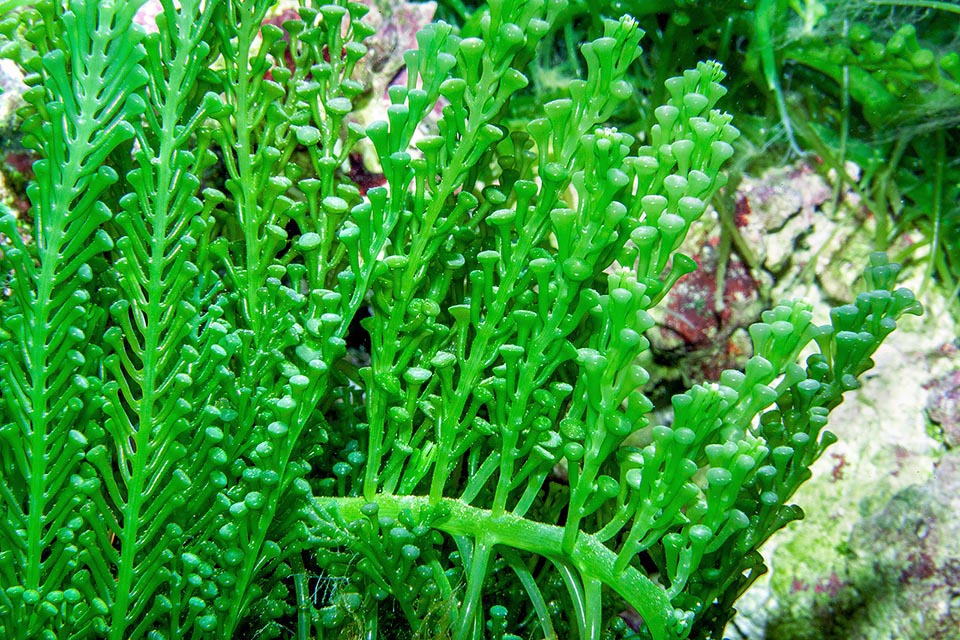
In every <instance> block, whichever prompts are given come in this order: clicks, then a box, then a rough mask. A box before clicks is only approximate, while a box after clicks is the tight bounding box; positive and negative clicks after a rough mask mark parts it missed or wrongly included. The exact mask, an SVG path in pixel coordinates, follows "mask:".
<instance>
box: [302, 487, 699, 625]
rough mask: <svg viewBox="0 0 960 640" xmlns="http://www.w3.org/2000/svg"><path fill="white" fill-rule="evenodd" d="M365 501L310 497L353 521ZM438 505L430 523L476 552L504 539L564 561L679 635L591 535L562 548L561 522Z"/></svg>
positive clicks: (659, 592) (643, 587) (407, 500)
mask: <svg viewBox="0 0 960 640" xmlns="http://www.w3.org/2000/svg"><path fill="white" fill-rule="evenodd" d="M368 502H369V501H368V500H365V499H364V498H315V499H314V507H315V509H316V510H317V511H318V512H319V513H320V514H321V517H323V516H322V512H324V511H327V510H329V509H332V508H335V509H337V510H338V511H339V512H340V514H341V515H342V516H343V517H344V519H345V520H346V521H348V522H352V521H354V520H361V519H363V518H364V517H365V516H364V515H363V513H362V512H361V511H360V509H361V507H363V505H365V504H367V503H368ZM375 502H376V503H377V505H378V506H379V511H378V513H379V515H380V517H397V516H398V515H399V513H400V511H401V510H404V509H408V510H410V511H412V512H414V513H418V512H421V511H422V510H423V509H426V508H428V507H429V506H430V504H431V499H430V498H428V497H426V496H387V495H379V496H377V497H376V500H375ZM437 506H438V507H439V508H440V509H442V510H444V511H445V512H446V513H448V515H447V516H446V517H444V518H441V519H439V520H437V521H436V522H434V525H433V526H434V527H435V528H436V529H438V530H439V531H442V532H444V533H446V534H448V535H462V536H470V537H472V538H473V539H474V540H477V541H478V543H477V550H476V553H480V551H481V548H482V547H486V546H487V545H489V547H490V548H492V547H494V546H496V545H503V546H507V547H511V548H514V549H520V550H522V551H528V552H531V553H535V554H538V555H540V556H543V557H546V558H550V559H553V560H556V561H560V562H565V563H569V564H571V565H572V566H573V567H574V568H576V570H577V571H578V572H579V573H580V575H581V576H583V579H584V581H585V583H586V584H591V582H593V583H597V582H598V583H599V584H602V585H606V586H607V587H609V588H610V589H612V590H613V591H615V592H616V593H617V594H618V595H619V596H620V597H621V598H623V599H624V600H625V601H626V602H627V603H629V604H630V605H631V606H632V607H633V608H634V609H636V610H637V612H638V613H639V614H640V615H641V616H642V617H643V620H644V622H645V623H646V625H647V629H648V631H649V632H650V636H651V637H652V638H654V640H672V639H674V638H679V637H680V636H679V635H678V634H677V632H676V631H675V630H674V628H673V625H672V622H673V620H674V608H673V606H672V605H671V604H670V600H669V599H668V598H667V594H666V592H665V591H664V590H663V589H662V588H661V587H659V586H658V585H657V584H655V583H654V582H653V581H651V580H650V579H649V578H647V577H646V576H645V575H643V574H642V573H640V572H639V571H637V570H636V569H635V568H633V567H631V566H627V567H626V568H625V569H624V570H623V571H622V572H618V571H616V570H615V569H614V564H615V563H616V560H617V554H616V553H614V552H613V551H612V550H611V549H609V548H608V547H606V546H605V545H603V544H601V543H600V542H598V541H597V540H595V539H594V538H593V537H592V536H590V535H587V534H583V535H580V536H578V537H577V541H576V543H575V544H574V545H573V548H572V550H571V551H570V552H569V553H566V552H564V550H563V528H562V527H557V526H552V525H548V524H543V523H539V522H533V521H530V520H526V519H524V518H519V517H516V516H513V515H511V514H509V513H507V514H504V515H502V516H499V517H494V515H493V514H492V513H491V512H490V511H488V510H486V509H477V508H476V507H471V506H469V505H467V504H465V503H463V502H461V501H459V500H456V499H452V498H443V499H441V500H440V501H439V502H438V503H437ZM473 564H474V565H475V564H476V563H475V562H474V563H473ZM596 586H597V585H596V584H593V585H592V586H591V587H590V589H591V599H593V596H594V595H595V594H594V593H593V590H594V589H595V587H596ZM468 588H469V585H468ZM464 615H466V614H464Z"/></svg>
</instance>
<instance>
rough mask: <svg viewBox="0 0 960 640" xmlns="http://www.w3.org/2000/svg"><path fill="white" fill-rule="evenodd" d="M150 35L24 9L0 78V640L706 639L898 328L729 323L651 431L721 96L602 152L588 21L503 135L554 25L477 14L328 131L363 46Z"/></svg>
mask: <svg viewBox="0 0 960 640" xmlns="http://www.w3.org/2000/svg"><path fill="white" fill-rule="evenodd" d="M161 4H162V6H163V11H162V13H161V14H160V15H159V16H158V18H157V31H156V32H152V33H150V34H149V35H147V34H145V33H143V32H142V31H141V30H140V29H139V28H137V27H135V26H134V24H133V20H134V15H135V13H136V11H137V9H138V7H139V5H140V3H139V2H119V1H117V2H96V1H92V0H72V1H70V2H67V3H65V4H62V3H60V2H59V1H57V2H41V3H38V4H37V5H36V7H34V8H31V9H28V10H24V11H22V12H20V13H18V14H17V15H16V20H15V24H16V28H17V29H19V32H20V33H21V35H22V38H23V42H22V43H20V45H19V46H13V45H11V46H8V47H7V49H6V51H7V53H8V54H11V55H14V56H15V57H16V58H17V59H18V61H19V62H20V64H21V65H22V66H23V67H24V69H25V70H26V71H27V72H28V74H29V75H28V76H27V82H28V84H29V85H30V89H29V90H28V91H27V94H26V96H25V97H26V101H27V106H26V107H25V108H24V109H23V112H22V116H23V125H22V129H23V133H24V140H25V144H27V145H29V146H30V148H31V149H33V150H34V151H35V152H36V153H37V156H38V160H37V161H36V163H35V164H34V173H35V180H34V182H33V183H32V185H31V187H30V191H29V195H30V200H31V204H32V209H31V213H32V215H33V217H34V220H35V227H36V234H35V236H36V237H35V241H33V242H29V243H28V242H25V241H24V240H23V239H22V238H21V237H20V235H19V234H18V231H17V228H16V220H15V218H14V217H13V216H12V215H11V214H10V213H9V212H8V213H6V214H5V215H4V216H3V217H2V218H0V232H2V234H3V239H4V244H3V248H2V257H0V262H2V270H3V272H4V273H5V274H6V276H5V292H4V296H3V298H2V302H0V340H2V342H0V393H2V399H0V441H2V444H3V447H2V448H0V635H2V636H3V637H8V638H16V639H19V640H26V639H28V638H29V639H33V638H61V637H62V638H95V637H108V638H111V639H113V640H120V639H128V638H149V639H151V640H159V639H161V638H186V637H189V638H230V637H237V638H241V637H261V636H262V637H296V638H301V639H306V638H323V637H343V636H344V634H347V637H349V634H354V635H356V636H357V637H359V636H363V637H367V638H376V637H383V638H399V637H407V636H408V635H409V634H412V633H415V634H420V635H421V636H428V637H434V636H445V635H449V636H450V637H452V638H455V639H457V640H468V639H472V638H483V637H490V638H495V639H498V640H499V639H501V638H508V637H518V636H519V637H541V636H542V637H545V638H569V637H579V638H582V639H584V640H586V639H599V638H607V637H641V638H655V639H658V640H659V639H667V638H686V637H696V638H707V637H720V634H721V633H722V630H723V627H724V625H725V623H726V622H727V620H728V619H729V617H730V615H731V614H732V611H733V608H732V605H733V603H734V602H735V600H736V599H737V597H739V595H740V594H741V593H742V592H743V590H744V589H745V588H746V587H747V586H748V585H749V584H750V583H751V582H752V581H753V580H754V579H755V578H756V577H757V575H759V574H760V573H762V572H763V571H764V567H763V564H762V561H761V559H760V556H759V555H758V553H757V551H756V549H757V547H758V546H759V545H760V544H761V543H762V542H763V541H764V540H766V539H767V538H768V537H769V536H770V535H771V534H772V533H773V532H775V531H776V530H777V529H779V528H780V527H782V526H784V524H786V523H787V522H789V521H792V520H795V519H797V518H799V517H800V516H801V512H800V510H799V508H798V507H796V506H793V505H790V504H789V502H788V501H789V499H790V497H791V495H792V494H793V492H794V491H795V490H796V488H797V487H798V486H799V485H800V484H801V483H802V482H803V481H805V480H806V479H807V478H808V477H809V473H810V472H809V467H810V464H811V463H812V462H813V461H814V460H815V459H816V458H817V457H818V456H819V455H820V454H821V453H822V451H823V449H824V448H825V447H826V446H828V445H829V444H830V443H831V442H832V441H833V440H834V439H835V436H833V434H832V433H830V432H829V431H826V430H824V425H825V423H826V417H827V414H828V413H829V411H830V409H832V408H833V407H835V406H836V405H837V404H838V403H839V402H840V400H841V398H842V394H843V393H844V392H846V391H849V390H851V389H854V388H856V387H857V385H858V384H859V383H858V382H857V377H858V376H859V375H860V374H862V373H863V372H864V371H865V370H866V369H868V368H869V367H870V366H871V365H872V362H871V360H870V355H871V354H872V353H873V352H874V350H875V349H876V348H877V347H878V346H879V344H880V342H881V341H882V340H883V338H884V337H886V335H887V334H889V333H890V331H892V330H893V328H894V327H895V323H896V319H897V318H898V317H900V316H901V315H902V314H904V313H916V312H919V306H918V305H917V303H916V302H915V301H914V300H913V296H912V294H910V292H909V291H906V290H903V289H899V290H895V289H894V287H895V280H896V275H897V270H898V267H897V266H896V265H891V264H888V263H887V262H886V259H885V258H884V257H883V256H882V255H879V254H878V255H875V256H873V257H872V258H871V264H870V266H868V267H867V269H866V285H867V286H866V292H864V293H862V294H860V295H859V296H858V297H857V299H856V301H855V302H854V303H853V304H850V305H845V306H841V307H839V308H837V309H834V310H833V312H832V316H831V319H832V322H831V324H829V325H825V326H817V325H814V324H813V323H812V320H811V319H812V313H811V311H810V308H809V307H808V306H807V305H806V304H804V303H802V302H784V303H782V304H780V305H779V306H777V307H775V308H774V309H772V310H771V311H768V312H766V313H765V314H764V316H763V319H762V322H760V323H757V324H755V325H753V326H752V327H751V329H750V334H751V337H752V339H753V348H754V351H753V356H752V357H751V358H750V359H749V361H748V363H747V366H746V369H745V371H743V372H739V371H725V372H724V373H723V374H722V375H721V376H720V379H719V380H717V381H705V382H704V383H703V384H701V385H696V386H694V387H693V388H692V389H690V390H689V391H688V392H686V393H682V394H678V395H676V396H674V397H673V400H672V414H671V415H672V417H671V418H670V419H669V420H667V424H654V423H652V422H651V417H650V416H651V412H652V410H653V409H654V405H653V402H652V401H651V400H650V398H649V395H648V394H649V390H650V389H651V388H652V387H653V385H655V384H656V382H655V381H651V379H650V375H649V373H648V372H647V371H646V369H645V368H644V367H643V365H642V364H641V362H642V359H641V358H642V356H643V354H644V352H646V351H647V350H648V348H649V342H648V340H647V339H646V338H645V337H644V333H645V332H646V331H647V330H649V329H650V328H651V327H652V326H653V325H654V320H653V319H652V316H651V314H650V313H649V312H650V310H651V309H653V308H654V307H655V306H656V305H657V304H658V303H660V302H661V301H662V300H663V298H664V296H665V294H666V293H667V292H668V291H669V290H670V288H671V287H672V286H673V284H675V283H676V282H677V280H678V279H680V278H681V277H683V276H684V275H685V274H687V273H690V272H691V271H692V270H693V269H695V267H696V263H695V261H694V260H693V258H691V257H690V256H687V255H685V254H683V253H681V252H680V251H679V249H680V247H681V244H682V242H683V240H684V238H685V237H686V235H687V233H688V231H689V230H690V228H691V226H692V225H695V224H700V223H701V222H700V220H701V218H702V217H703V216H704V213H705V212H706V209H707V206H708V204H709V202H710V200H711V198H712V197H713V196H714V195H715V194H716V193H717V191H718V190H719V189H721V188H722V187H723V186H724V184H725V182H726V177H725V174H724V173H723V166H724V163H725V162H727V161H728V160H729V159H730V157H731V156H732V155H733V153H734V149H733V146H732V143H733V142H734V141H735V140H736V138H737V136H738V132H737V130H736V129H735V128H734V127H733V126H732V124H731V116H730V115H728V114H726V113H724V112H722V111H721V110H719V109H718V102H719V101H720V100H721V98H722V97H723V95H724V93H725V90H724V88H723V86H722V85H721V84H720V83H721V82H722V80H723V78H724V73H723V71H722V70H721V69H720V66H719V65H718V64H716V63H713V62H704V63H701V64H699V65H698V66H697V67H696V68H695V69H691V70H689V71H687V72H686V73H684V74H683V76H681V77H677V78H672V79H670V80H668V81H667V82H666V90H667V94H668V96H669V98H668V100H667V102H666V104H664V105H662V106H659V107H657V108H656V110H655V119H656V124H655V125H654V126H653V127H652V129H651V131H650V132H649V133H648V135H646V136H645V137H643V138H641V139H637V138H635V137H634V136H631V135H628V134H626V133H624V132H622V131H618V130H617V129H615V128H612V127H609V126H607V125H608V122H607V121H608V120H609V118H610V117H611V114H612V113H613V111H614V109H615V108H616V106H617V105H618V104H620V103H622V102H623V101H625V100H628V99H630V98H631V97H632V96H633V91H634V90H633V88H632V87H631V86H630V85H629V84H628V83H627V82H626V81H625V77H626V74H627V70H628V68H629V67H630V65H632V64H634V63H636V61H637V59H638V58H639V56H640V55H641V49H640V46H639V42H640V39H641V36H642V33H641V31H640V30H639V29H638V28H637V25H636V23H635V22H634V21H633V20H632V19H630V18H629V17H624V18H621V19H620V20H619V21H613V20H609V21H606V22H604V24H603V33H602V34H601V35H600V36H599V37H597V38H596V39H595V40H593V41H592V42H588V43H586V44H584V45H583V47H582V49H581V51H582V54H583V58H584V61H585V63H586V73H585V75H584V77H583V78H582V79H577V80H573V81H571V82H570V84H569V87H568V88H567V89H568V96H567V97H564V98H561V99H557V100H554V101H551V102H549V103H547V104H545V105H543V108H542V113H541V114H539V115H538V116H537V117H536V118H533V119H529V120H525V121H515V120H510V119H506V118H504V117H503V114H504V113H505V105H507V104H508V102H509V101H510V100H511V98H512V97H513V96H515V95H518V94H519V93H520V92H522V91H524V89H525V87H526V86H527V85H528V83H529V78H528V77H527V75H525V71H526V68H527V65H528V63H529V62H530V60H531V59H532V58H533V56H534V53H535V48H536V45H537V42H538V40H539V39H540V38H541V37H542V35H543V34H544V33H546V31H547V30H548V28H549V26H550V24H551V23H552V22H553V21H555V20H556V19H557V16H558V15H559V13H560V12H562V11H563V8H564V2H563V0H528V1H526V2H520V1H518V0H497V1H496V2H491V3H490V4H489V6H488V8H487V9H486V12H485V13H484V14H483V17H482V19H481V20H480V21H479V29H480V32H481V34H482V37H479V38H477V37H468V38H461V37H460V36H459V35H457V34H456V33H455V32H454V29H453V28H452V27H450V26H449V25H445V24H442V23H437V24H432V25H430V26H429V27H427V28H425V29H423V30H422V31H420V32H419V33H418V34H417V40H418V45H419V47H418V49H417V50H415V51H410V52H408V53H407V54H406V55H405V62H406V73H407V75H406V82H405V84H404V83H399V84H394V85H393V86H391V87H390V89H389V92H388V96H387V99H388V100H389V103H390V104H389V106H387V108H386V120H384V121H381V122H376V123H373V124H371V125H369V126H367V127H365V128H364V127H362V126H361V125H360V124H358V123H357V122H356V121H354V120H352V119H351V114H352V113H353V112H354V111H355V110H356V109H357V108H358V106H359V105H360V104H361V103H362V102H363V101H365V100H379V99H380V96H375V95H374V96H371V95H367V94H365V87H364V86H363V85H362V84H361V83H360V82H358V81H357V80H356V79H354V77H353V76H354V71H355V68H356V66H357V63H358V62H359V61H360V60H361V59H362V58H363V56H364V55H365V52H366V50H365V47H364V45H363V40H364V39H365V38H366V37H367V36H369V35H370V34H371V32H372V29H371V28H370V27H369V26H368V25H366V24H365V22H364V17H365V15H366V14H367V11H368V8H367V7H366V6H364V5H362V4H358V3H353V2H344V1H340V2H337V3H335V4H328V5H323V6H319V7H315V6H312V4H311V3H303V4H302V6H301V7H300V9H299V12H298V19H294V20H288V21H285V22H283V23H282V25H281V26H276V25H272V24H264V21H265V19H266V18H267V16H268V11H269V10H270V9H271V4H272V3H271V2H269V1H266V0H206V1H205V2H201V1H200V0H183V1H181V2H179V3H175V2H173V0H163V1H162V2H161ZM8 26H9V25H8ZM437 110H439V112H440V116H439V120H438V121H437V122H436V125H435V126H434V127H432V128H430V127H427V128H425V127H424V122H425V121H427V120H429V119H430V117H431V114H433V113H434V112H436V111H437ZM362 144H369V145H372V147H373V149H374V152H375V155H376V157H377V159H378V162H379V167H378V170H379V171H380V172H382V175H383V184H382V185H381V186H375V187H372V188H367V187H366V186H364V188H361V187H360V185H357V184H355V183H354V182H353V181H352V180H351V178H350V175H351V170H350V164H351V163H352V162H354V161H355V156H356V154H357V153H358V147H359V145H362ZM358 335H362V336H365V337H366V340H364V339H360V338H358ZM808 347H812V348H813V351H814V352H813V355H809V356H808V357H806V359H805V361H803V362H800V361H799V360H798V358H799V357H800V356H801V354H802V353H803V352H804V350H805V349H807V348H808ZM630 609H632V610H634V611H635V612H636V613H638V614H639V618H636V617H632V618H631V617H630V616H629V615H626V612H628V611H629V610H630ZM628 619H629V620H632V621H633V624H634V626H635V628H629V627H628V625H627V623H626V620H628Z"/></svg>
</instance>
